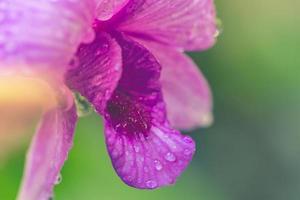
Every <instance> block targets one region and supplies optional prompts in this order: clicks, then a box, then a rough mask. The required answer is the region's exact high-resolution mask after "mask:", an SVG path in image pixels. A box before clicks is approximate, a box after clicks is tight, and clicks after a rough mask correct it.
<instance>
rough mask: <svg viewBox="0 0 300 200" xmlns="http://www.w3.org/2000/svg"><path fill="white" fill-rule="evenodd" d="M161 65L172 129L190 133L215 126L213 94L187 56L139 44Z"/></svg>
mask: <svg viewBox="0 0 300 200" xmlns="http://www.w3.org/2000/svg"><path fill="white" fill-rule="evenodd" d="M139 42H140V43H141V44H143V45H144V46H145V47H147V48H148V50H149V51H150V52H151V53H153V55H155V57H156V58H157V59H158V61H159V63H160V64H161V65H162V75H161V83H162V91H163V95H164V99H165V101H166V106H167V113H168V117H169V120H170V122H171V124H172V126H173V127H175V128H178V129H184V130H191V129H194V128H197V127H207V126H209V125H211V124H212V122H213V115H212V107H213V100H212V94H211V90H210V87H209V84H208V83H207V81H206V79H205V77H204V75H203V74H202V73H201V71H200V70H199V68H198V67H197V65H196V64H195V63H194V62H193V61H192V59H191V58H189V57H188V56H186V55H184V53H181V52H178V51H176V50H173V49H170V48H167V47H165V46H162V45H158V44H155V43H150V42H145V41H144V40H139Z"/></svg>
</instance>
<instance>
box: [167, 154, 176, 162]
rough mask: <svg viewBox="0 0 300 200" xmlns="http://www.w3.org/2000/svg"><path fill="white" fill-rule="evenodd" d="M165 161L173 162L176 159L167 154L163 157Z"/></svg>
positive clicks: (172, 155)
mask: <svg viewBox="0 0 300 200" xmlns="http://www.w3.org/2000/svg"><path fill="white" fill-rule="evenodd" d="M165 159H166V160H167V161H170V162H174V161H175V160H176V157H175V155H174V154H173V153H171V152H169V153H167V154H166V155H165Z"/></svg>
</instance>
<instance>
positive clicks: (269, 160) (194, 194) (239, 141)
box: [0, 0, 300, 200]
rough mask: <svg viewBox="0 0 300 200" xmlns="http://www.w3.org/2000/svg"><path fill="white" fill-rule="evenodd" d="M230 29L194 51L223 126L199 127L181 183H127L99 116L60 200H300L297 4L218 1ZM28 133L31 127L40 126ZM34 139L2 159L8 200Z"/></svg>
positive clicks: (86, 128)
mask: <svg viewBox="0 0 300 200" xmlns="http://www.w3.org/2000/svg"><path fill="white" fill-rule="evenodd" d="M216 5H217V10H218V16H219V18H220V19H221V20H222V24H223V25H222V26H223V29H224V31H223V33H222V34H221V35H220V37H219V39H218V42H217V45H216V46H215V47H214V48H212V49H210V50H209V51H206V52H202V53H192V54H191V56H192V57H193V58H194V59H195V60H196V61H197V63H198V64H199V66H200V67H201V69H202V71H203V72H204V74H205V75H206V76H207V79H208V80H209V82H210V83H211V86H212V89H213V93H214V99H215V108H214V112H215V123H214V125H213V126H212V127H211V128H209V129H199V130H196V131H194V132H193V133H191V134H192V137H193V138H195V140H196V141H197V144H198V149H197V154H196V156H195V159H194V160H193V162H192V163H191V165H190V167H189V168H188V169H187V170H186V172H185V173H184V174H183V175H182V177H181V178H180V179H179V181H178V183H177V184H176V185H175V186H172V187H168V188H163V189H159V190H155V191H141V190H136V189H132V188H129V187H128V186H126V185H125V184H123V183H122V182H121V181H120V180H119V178H118V177H117V175H116V174H115V172H114V170H113V168H112V167H111V164H110V160H109V158H108V155H107V153H106V150H105V144H104V141H103V135H102V131H103V130H102V125H101V124H102V123H101V119H100V118H99V117H97V116H96V115H92V116H89V117H86V118H82V119H81V120H80V122H79V124H78V128H77V131H76V140H75V147H74V149H73V150H72V152H71V154H70V157H69V160H68V161H67V163H66V165H65V167H64V168H63V171H62V176H63V181H62V183H61V184H60V185H58V186H57V187H56V189H55V199H56V200H71V199H72V200H83V199H87V200H99V199H106V200H119V199H122V200H126V199H130V200H150V199H151V200H152V199H156V200H165V199H172V200H182V199H190V200H248V199H249V200H253V199H255V200H299V199H300V120H299V115H300V104H299V103H300V78H299V75H300V67H299V65H300V59H299V55H298V54H299V52H300V37H299V36H300V26H299V24H300V17H299V8H300V1H299V0H285V1H283V0H252V1H246V0H228V1H224V0H223V1H221V0H216ZM32 131H33V128H32V130H28V132H32ZM27 146H28V142H24V145H23V146H22V148H20V149H19V150H18V151H17V152H15V153H13V154H11V155H10V157H9V159H8V160H7V161H6V162H5V163H4V164H2V165H0V199H1V200H13V199H14V198H15V195H16V192H17V189H18V185H19V182H20V178H21V175H22V170H23V162H24V155H25V152H26V148H27Z"/></svg>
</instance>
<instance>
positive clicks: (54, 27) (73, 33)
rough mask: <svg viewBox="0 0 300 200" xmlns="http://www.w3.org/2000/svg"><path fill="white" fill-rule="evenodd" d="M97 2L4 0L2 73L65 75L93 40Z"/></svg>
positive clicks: (0, 45) (0, 41) (0, 28)
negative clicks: (85, 44) (82, 45)
mask: <svg viewBox="0 0 300 200" xmlns="http://www.w3.org/2000/svg"><path fill="white" fill-rule="evenodd" d="M94 9H95V5H94V0H81V1H76V2H75V1H69V0H59V1H40V0H1V8H0V13H1V19H0V63H1V64H2V65H1V66H0V69H1V70H2V68H7V70H8V68H10V70H12V71H13V69H14V71H17V72H20V71H24V72H25V73H26V74H28V72H31V71H36V70H38V71H45V73H47V71H48V70H57V71H59V72H58V73H62V72H64V70H65V67H66V66H67V64H68V62H69V60H70V59H71V57H72V56H73V54H74V52H75V51H76V49H77V47H78V45H79V44H80V43H81V42H84V41H87V40H89V39H90V38H88V37H92V36H91V34H92V33H91V31H90V29H89V27H90V24H91V22H92V20H93V18H94V16H93V13H94V12H93V10H94Z"/></svg>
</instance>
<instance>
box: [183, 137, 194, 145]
mask: <svg viewBox="0 0 300 200" xmlns="http://www.w3.org/2000/svg"><path fill="white" fill-rule="evenodd" d="M183 141H184V142H186V143H192V142H193V139H192V138H190V137H189V136H185V137H184V138H183Z"/></svg>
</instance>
